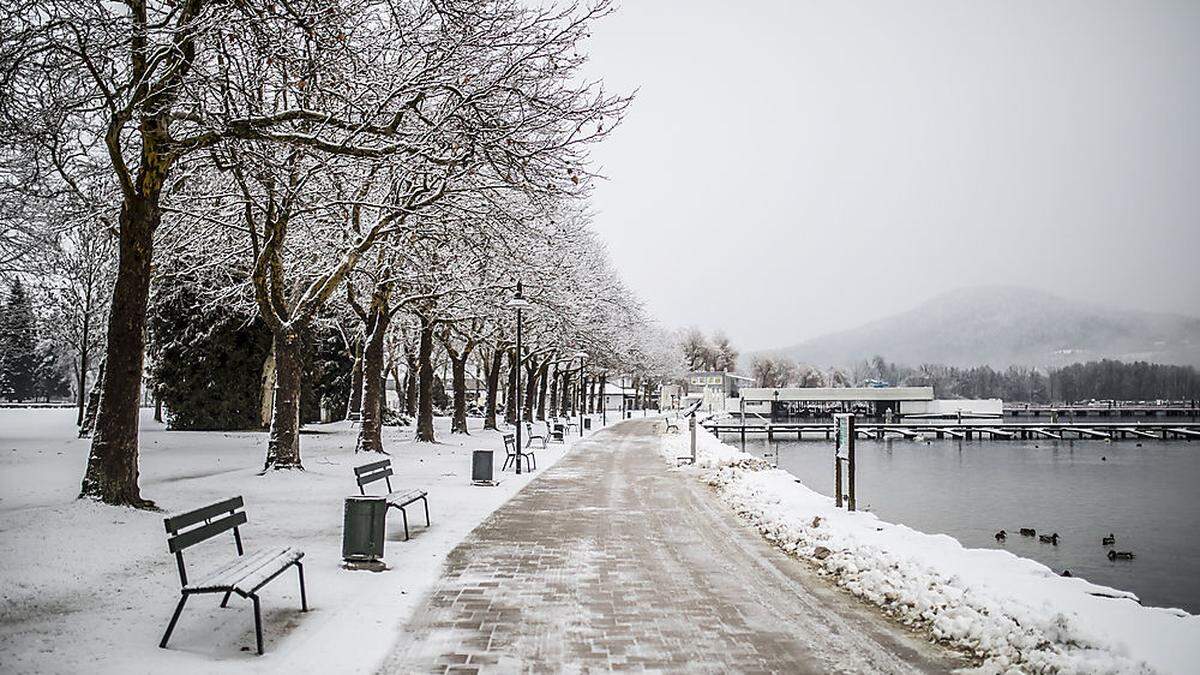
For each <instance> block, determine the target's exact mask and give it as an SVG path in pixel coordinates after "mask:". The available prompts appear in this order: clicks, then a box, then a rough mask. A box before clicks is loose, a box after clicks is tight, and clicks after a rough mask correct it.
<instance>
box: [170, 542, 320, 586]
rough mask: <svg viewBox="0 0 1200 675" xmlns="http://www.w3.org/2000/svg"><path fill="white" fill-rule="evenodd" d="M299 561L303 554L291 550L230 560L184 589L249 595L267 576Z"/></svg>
mask: <svg viewBox="0 0 1200 675" xmlns="http://www.w3.org/2000/svg"><path fill="white" fill-rule="evenodd" d="M303 557H304V552H303V551H300V550H298V549H295V548H292V547H291V546H287V547H284V548H281V549H267V550H265V551H262V552H260V553H257V554H255V555H252V556H242V557H239V558H234V559H233V560H231V561H229V562H228V563H226V564H225V565H224V566H222V567H220V568H218V569H216V570H213V571H212V572H210V573H209V574H207V575H205V577H204V578H203V579H201V580H200V581H198V582H196V583H194V584H188V585H187V586H185V587H184V588H185V589H186V590H188V591H191V592H203V591H225V590H230V589H235V590H239V591H243V592H246V593H252V592H254V590H255V589H257V588H258V587H259V586H261V585H262V582H263V581H265V580H266V579H267V578H269V577H270V576H271V575H273V574H275V573H276V572H278V571H279V570H282V569H284V568H286V567H287V566H288V565H291V564H292V563H294V562H296V561H297V560H300V559H301V558H303Z"/></svg>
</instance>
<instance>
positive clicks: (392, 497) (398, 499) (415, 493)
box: [386, 490, 429, 506]
mask: <svg viewBox="0 0 1200 675" xmlns="http://www.w3.org/2000/svg"><path fill="white" fill-rule="evenodd" d="M428 495H429V493H428V492H426V491H424V490H398V491H396V492H393V493H391V494H389V495H388V496H387V497H386V499H387V503H388V504H395V505H397V506H407V505H408V504H411V503H413V502H415V501H417V500H418V499H421V498H422V497H426V496H428Z"/></svg>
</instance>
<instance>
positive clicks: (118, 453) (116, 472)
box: [79, 148, 166, 508]
mask: <svg viewBox="0 0 1200 675" xmlns="http://www.w3.org/2000/svg"><path fill="white" fill-rule="evenodd" d="M142 152H143V164H145V163H146V162H147V160H146V157H145V155H146V153H147V152H149V149H147V148H143V151H142ZM155 168H156V169H157V168H161V169H162V173H165V171H166V168H165V167H155ZM143 173H144V172H143ZM143 180H144V182H145V183H148V184H152V183H154V182H156V181H157V183H158V185H161V184H162V180H163V175H162V174H160V173H158V172H157V171H154V172H152V173H151V175H149V176H145V175H143ZM150 190H151V192H150V193H149V194H144V195H141V196H138V197H129V198H126V199H125V200H124V202H122V204H121V217H120V228H121V232H120V254H119V257H118V262H117V279H116V283H115V284H114V286H113V301H112V309H111V311H110V314H109V317H108V344H107V345H106V346H105V366H106V367H107V372H106V374H105V377H104V380H103V386H102V388H101V394H100V409H99V412H98V414H97V415H96V431H95V435H94V436H93V438H92V448H91V452H90V454H89V455H88V464H87V471H86V472H85V473H84V476H83V484H82V486H81V489H80V493H79V496H80V497H91V498H93V499H98V500H100V501H102V502H104V503H106V504H114V505H121V506H133V507H136V508H154V503H153V502H151V501H149V500H146V499H142V494H141V491H140V489H139V488H138V415H139V411H140V405H139V403H140V398H141V393H142V392H141V390H142V365H143V358H144V353H145V334H146V303H147V301H148V300H149V296H150V260H151V257H152V255H153V253H154V230H155V228H157V227H158V223H159V220H160V219H161V217H162V214H161V212H160V211H159V209H158V192H157V188H155V187H154V186H153V185H151V187H150Z"/></svg>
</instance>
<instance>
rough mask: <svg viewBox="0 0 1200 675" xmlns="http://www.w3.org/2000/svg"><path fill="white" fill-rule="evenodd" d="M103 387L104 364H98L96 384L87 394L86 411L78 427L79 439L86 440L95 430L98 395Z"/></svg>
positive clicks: (98, 408) (98, 406) (98, 407)
mask: <svg viewBox="0 0 1200 675" xmlns="http://www.w3.org/2000/svg"><path fill="white" fill-rule="evenodd" d="M103 387H104V362H103V361H101V362H100V370H99V371H98V372H97V373H96V382H95V384H93V385H92V390H91V391H90V392H88V399H87V410H86V411H84V413H83V423H82V424H80V425H79V437H80V438H88V437H90V436H91V435H92V430H93V429H95V428H96V415H97V414H98V413H99V412H100V393H101V391H102V389H103Z"/></svg>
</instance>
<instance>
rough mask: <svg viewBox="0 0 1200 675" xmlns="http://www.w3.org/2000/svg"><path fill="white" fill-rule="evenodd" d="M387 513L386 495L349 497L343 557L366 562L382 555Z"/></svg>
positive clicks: (343, 537)
mask: <svg viewBox="0 0 1200 675" xmlns="http://www.w3.org/2000/svg"><path fill="white" fill-rule="evenodd" d="M386 517H387V500H385V499H384V498H383V497H374V496H367V497H359V496H354V497H346V507H345V510H344V511H343V518H342V559H343V560H349V561H354V562H363V561H376V560H379V559H380V558H382V557H383V532H384V527H383V524H384V520H385V519H386Z"/></svg>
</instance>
